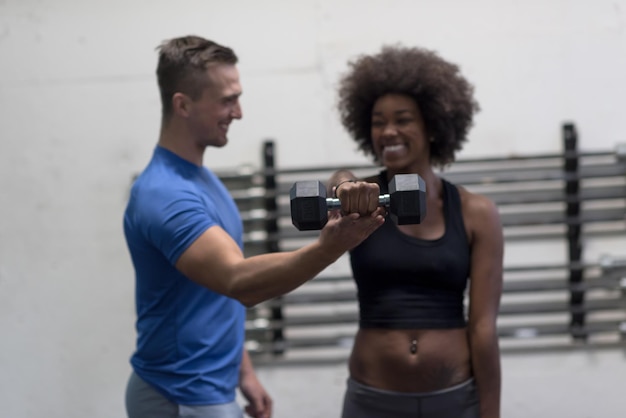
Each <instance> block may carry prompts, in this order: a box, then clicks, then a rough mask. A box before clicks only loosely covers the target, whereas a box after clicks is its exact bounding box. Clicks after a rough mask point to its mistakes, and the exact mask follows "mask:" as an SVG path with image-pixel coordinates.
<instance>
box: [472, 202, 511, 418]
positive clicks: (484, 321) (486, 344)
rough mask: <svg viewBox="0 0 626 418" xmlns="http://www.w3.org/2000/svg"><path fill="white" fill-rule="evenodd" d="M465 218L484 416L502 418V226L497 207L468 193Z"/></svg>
mask: <svg viewBox="0 0 626 418" xmlns="http://www.w3.org/2000/svg"><path fill="white" fill-rule="evenodd" d="M465 193H467V192H465ZM464 218H465V219H466V225H467V224H469V229H470V231H471V232H470V241H471V246H472V270H471V273H470V275H471V276H470V293H469V299H470V302H469V323H468V336H469V344H470V352H471V358H472V369H473V372H474V377H475V379H476V384H477V387H478V396H479V399H480V409H481V412H480V416H481V418H499V417H500V392H501V372H500V349H499V345H498V330H497V316H498V311H499V308H500V297H501V294H502V272H503V256H504V239H503V234H502V225H501V223H500V215H499V213H498V210H497V208H496V206H495V204H494V203H493V202H492V201H490V200H489V199H488V198H486V197H484V196H480V195H473V194H469V193H467V194H466V199H464Z"/></svg>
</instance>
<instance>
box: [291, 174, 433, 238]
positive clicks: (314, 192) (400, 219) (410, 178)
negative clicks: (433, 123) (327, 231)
mask: <svg viewBox="0 0 626 418" xmlns="http://www.w3.org/2000/svg"><path fill="white" fill-rule="evenodd" d="M338 186H342V183H340V184H339V185H338ZM342 187H343V186H342ZM373 187H375V188H376V189H378V186H377V185H375V184H374V183H366V184H363V185H362V188H364V189H366V188H369V190H370V191H371V190H372V188H373ZM335 194H336V193H335ZM289 196H290V199H291V221H292V222H293V224H294V226H295V227H296V228H298V229H299V230H300V231H309V230H318V229H322V228H323V227H324V225H326V222H328V211H330V210H334V209H344V210H343V212H345V213H351V212H354V211H355V210H353V209H352V208H361V209H362V208H368V210H369V211H370V212H372V211H373V210H374V209H375V208H376V207H379V206H383V207H385V208H386V209H387V211H388V212H389V213H390V215H391V218H392V219H393V220H394V222H396V224H398V225H406V224H418V223H420V222H421V221H422V220H423V219H424V216H425V215H426V185H425V183H424V180H423V179H422V178H421V177H420V176H418V175H417V174H398V175H395V176H394V177H393V178H392V179H391V181H390V182H389V194H382V195H379V196H378V199H377V200H375V201H374V200H373V198H372V197H371V193H368V190H362V193H358V194H357V197H353V198H354V199H355V200H357V201H356V202H346V201H344V202H342V201H341V200H339V199H337V198H327V197H326V187H325V186H324V185H323V184H322V183H321V182H320V181H315V180H310V181H300V182H296V183H295V184H294V185H293V186H292V188H291V190H290V192H289ZM361 214H362V215H366V213H361Z"/></svg>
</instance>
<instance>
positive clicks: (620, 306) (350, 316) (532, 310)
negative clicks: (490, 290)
mask: <svg viewBox="0 0 626 418" xmlns="http://www.w3.org/2000/svg"><path fill="white" fill-rule="evenodd" d="M624 309H626V299H623V298H620V299H600V300H587V301H585V302H584V303H582V304H580V305H570V304H569V302H566V301H563V302H560V301H550V302H524V303H519V302H517V303H508V304H503V305H502V306H501V307H500V312H499V314H500V315H520V314H526V315H534V314H546V313H589V312H596V311H606V310H624ZM255 321H256V322H255ZM356 322H358V313H357V312H335V313H333V314H332V315H313V314H311V315H299V316H288V317H286V318H284V319H282V320H269V319H265V318H263V319H261V320H259V321H257V320H253V321H248V322H247V323H246V328H247V329H254V328H261V329H267V330H270V329H280V328H288V327H308V326H322V325H339V324H354V323H356Z"/></svg>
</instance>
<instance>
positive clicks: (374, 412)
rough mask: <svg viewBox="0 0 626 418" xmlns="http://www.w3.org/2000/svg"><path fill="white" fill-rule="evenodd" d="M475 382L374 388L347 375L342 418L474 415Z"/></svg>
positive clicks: (461, 417)
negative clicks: (426, 388) (408, 389)
mask: <svg viewBox="0 0 626 418" xmlns="http://www.w3.org/2000/svg"><path fill="white" fill-rule="evenodd" d="M479 413H480V408H479V402H478V394H477V392H476V383H475V382H474V379H470V380H468V381H466V382H464V383H461V384H460V385H456V386H453V387H450V388H447V389H443V390H438V391H435V392H426V393H402V392H392V391H387V390H380V389H375V388H372V387H369V386H366V385H363V384H361V383H359V382H356V381H355V380H353V379H348V387H347V389H346V393H345V396H344V403H343V412H342V414H341V417H342V418H389V417H393V418H405V417H406V418H478V417H479Z"/></svg>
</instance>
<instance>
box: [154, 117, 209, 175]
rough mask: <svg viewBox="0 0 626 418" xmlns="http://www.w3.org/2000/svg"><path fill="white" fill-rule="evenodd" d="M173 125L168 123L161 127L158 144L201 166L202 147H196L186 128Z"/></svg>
mask: <svg viewBox="0 0 626 418" xmlns="http://www.w3.org/2000/svg"><path fill="white" fill-rule="evenodd" d="M174 125H175V124H172V123H170V124H169V125H168V126H163V127H162V128H161V133H160V135H159V142H158V145H159V146H161V147H163V148H165V149H166V150H168V151H170V152H173V153H174V154H176V155H178V156H179V157H180V158H182V159H184V160H187V161H189V162H190V163H192V164H195V165H197V166H199V167H200V166H202V161H203V157H204V148H201V147H198V145H197V144H196V143H195V142H194V140H193V137H192V136H191V134H190V133H189V131H188V130H187V129H185V128H184V127H182V126H174Z"/></svg>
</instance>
